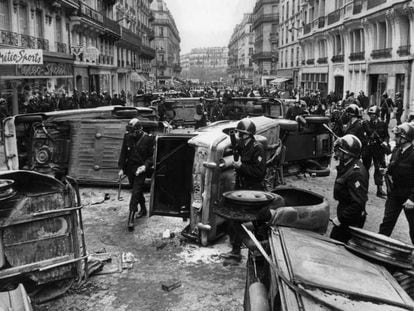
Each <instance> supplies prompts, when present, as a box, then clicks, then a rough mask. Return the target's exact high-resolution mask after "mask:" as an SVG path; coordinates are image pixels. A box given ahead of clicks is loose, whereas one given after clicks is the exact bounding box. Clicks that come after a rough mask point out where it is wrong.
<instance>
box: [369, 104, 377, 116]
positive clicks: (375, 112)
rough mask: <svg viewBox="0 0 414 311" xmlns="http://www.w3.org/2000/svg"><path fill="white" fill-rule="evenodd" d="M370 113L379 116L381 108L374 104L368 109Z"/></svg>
mask: <svg viewBox="0 0 414 311" xmlns="http://www.w3.org/2000/svg"><path fill="white" fill-rule="evenodd" d="M368 115H369V116H370V115H376V116H377V117H378V116H379V115H380V109H379V107H378V106H372V107H370V108H369V109H368Z"/></svg>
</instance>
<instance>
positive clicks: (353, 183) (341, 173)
mask: <svg viewBox="0 0 414 311" xmlns="http://www.w3.org/2000/svg"><path fill="white" fill-rule="evenodd" d="M337 171H338V175H337V177H336V180H335V185H334V199H335V200H337V201H338V206H337V211H336V214H337V218H338V220H339V222H340V226H334V227H333V229H332V232H331V235H330V236H331V238H333V239H335V240H338V241H341V242H344V243H346V242H347V241H348V240H349V239H350V238H351V235H350V233H349V232H348V230H347V228H348V227H349V226H354V227H358V228H362V227H363V226H364V223H365V218H366V212H365V204H366V202H367V201H368V181H369V176H368V172H367V170H366V169H365V167H364V165H363V164H362V162H361V161H360V160H359V159H353V160H350V161H349V162H348V163H347V164H345V165H339V166H337Z"/></svg>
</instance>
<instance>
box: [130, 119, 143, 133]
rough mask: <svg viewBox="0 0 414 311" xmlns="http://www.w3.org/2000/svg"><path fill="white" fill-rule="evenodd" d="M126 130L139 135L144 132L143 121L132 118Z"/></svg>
mask: <svg viewBox="0 0 414 311" xmlns="http://www.w3.org/2000/svg"><path fill="white" fill-rule="evenodd" d="M126 130H127V132H128V133H129V134H132V135H138V134H139V133H140V132H142V124H141V121H140V120H139V119H138V118H133V119H131V120H130V121H129V122H128V124H127V126H126Z"/></svg>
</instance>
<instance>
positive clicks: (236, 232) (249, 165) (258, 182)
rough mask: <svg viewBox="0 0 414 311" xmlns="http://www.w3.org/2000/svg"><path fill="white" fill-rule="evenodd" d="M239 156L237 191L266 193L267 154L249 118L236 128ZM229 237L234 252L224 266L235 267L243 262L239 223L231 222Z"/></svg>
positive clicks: (226, 258)
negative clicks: (257, 138)
mask: <svg viewBox="0 0 414 311" xmlns="http://www.w3.org/2000/svg"><path fill="white" fill-rule="evenodd" d="M236 132H237V136H238V137H237V139H238V145H237V150H236V152H238V154H239V156H240V157H239V159H238V161H233V163H232V165H233V167H234V169H235V171H236V186H235V189H236V190H238V189H243V190H259V191H264V182H263V181H264V177H265V175H266V153H265V150H264V148H263V146H262V144H260V143H259V142H257V141H256V139H255V138H254V135H255V134H256V126H255V124H254V123H253V122H252V121H251V120H250V119H248V118H245V119H242V120H240V121H239V123H238V124H237V127H236ZM229 236H230V243H231V244H232V250H231V252H230V253H228V254H226V255H224V256H223V257H224V258H225V260H224V262H223V265H225V266H226V265H235V264H238V263H239V262H240V261H241V258H242V256H241V245H242V240H243V236H244V231H243V228H242V227H241V223H240V222H239V221H233V220H230V221H229Z"/></svg>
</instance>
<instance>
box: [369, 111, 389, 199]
mask: <svg viewBox="0 0 414 311" xmlns="http://www.w3.org/2000/svg"><path fill="white" fill-rule="evenodd" d="M379 115H380V108H379V107H378V106H372V107H370V108H369V109H368V116H369V118H370V120H366V121H364V122H363V123H362V126H363V127H364V130H365V133H366V134H367V140H368V142H367V148H366V152H365V153H364V154H363V155H362V162H363V163H364V166H365V168H366V169H367V171H368V172H369V168H370V167H371V163H372V162H374V168H375V172H374V182H375V185H376V186H377V197H381V198H385V197H386V193H385V192H384V191H383V189H382V185H383V180H384V178H383V172H384V170H385V167H386V164H385V155H386V154H387V153H388V154H389V153H390V147H389V140H390V135H389V134H388V126H387V124H386V123H385V122H383V121H381V120H380V119H379Z"/></svg>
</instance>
